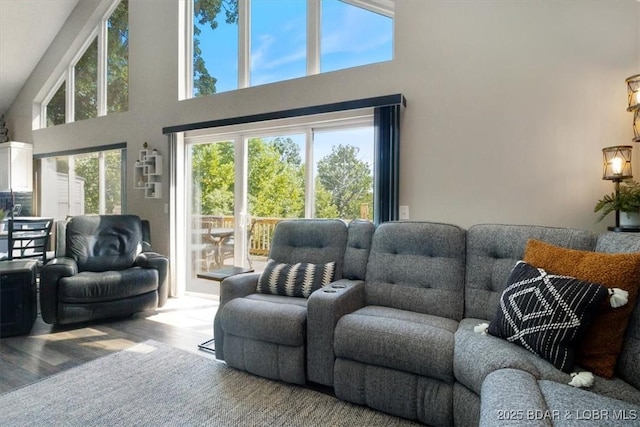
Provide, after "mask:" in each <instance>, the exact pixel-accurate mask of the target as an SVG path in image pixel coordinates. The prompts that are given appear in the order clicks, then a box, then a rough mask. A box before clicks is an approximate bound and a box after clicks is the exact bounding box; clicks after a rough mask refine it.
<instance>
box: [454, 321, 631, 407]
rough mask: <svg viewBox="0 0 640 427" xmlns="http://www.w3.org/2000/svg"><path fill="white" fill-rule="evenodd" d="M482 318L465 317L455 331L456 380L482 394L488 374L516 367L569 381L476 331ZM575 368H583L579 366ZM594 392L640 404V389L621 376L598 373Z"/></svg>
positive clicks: (564, 375) (546, 364)
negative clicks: (605, 375)
mask: <svg viewBox="0 0 640 427" xmlns="http://www.w3.org/2000/svg"><path fill="white" fill-rule="evenodd" d="M483 322H486V320H481V319H462V321H461V322H460V326H459V327H458V330H457V331H456V334H455V351H454V362H453V370H454V374H455V377H456V381H459V382H460V383H461V384H463V385H464V386H465V387H467V388H469V389H471V390H472V391H473V392H475V393H476V394H478V395H479V394H480V391H481V389H482V384H483V382H484V380H485V378H486V377H487V376H488V375H490V374H491V373H492V372H495V371H498V370H500V369H505V368H513V369H517V370H521V371H524V372H527V373H529V374H531V375H532V376H533V377H534V378H536V379H537V380H547V381H552V382H555V383H558V384H564V385H566V384H569V382H570V381H571V375H570V374H567V373H565V372H562V371H561V370H559V369H557V368H556V367H555V366H553V365H552V364H551V363H549V362H547V361H546V360H544V359H543V358H541V357H539V356H537V355H535V354H533V353H531V352H529V351H528V350H526V349H524V348H522V347H520V346H517V345H515V344H513V343H510V342H507V341H505V340H503V339H500V338H497V337H494V336H491V335H483V334H479V333H476V332H474V331H473V328H474V327H475V326H477V325H479V324H480V323H483ZM575 370H576V371H583V370H584V369H582V368H581V367H579V366H576V369H575ZM588 390H589V391H591V392H593V393H597V394H600V395H602V396H608V397H611V398H615V399H621V400H625V401H627V402H630V403H633V404H640V391H638V390H637V389H636V388H634V387H633V386H632V385H630V384H629V383H627V382H625V381H623V380H622V379H620V378H618V377H614V378H611V379H607V378H604V377H599V376H597V375H596V376H595V380H594V383H593V386H591V387H589V388H588Z"/></svg>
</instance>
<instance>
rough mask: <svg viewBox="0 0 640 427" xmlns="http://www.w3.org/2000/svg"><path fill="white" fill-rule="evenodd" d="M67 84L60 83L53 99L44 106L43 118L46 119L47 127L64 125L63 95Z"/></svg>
mask: <svg viewBox="0 0 640 427" xmlns="http://www.w3.org/2000/svg"><path fill="white" fill-rule="evenodd" d="M66 87H67V83H66V82H64V81H63V82H62V83H61V84H60V87H58V89H57V90H56V91H55V92H54V94H53V97H52V98H51V100H50V101H49V103H48V104H47V106H46V112H45V114H44V116H45V117H46V118H47V126H55V125H61V124H63V123H65V117H66V113H65V94H66Z"/></svg>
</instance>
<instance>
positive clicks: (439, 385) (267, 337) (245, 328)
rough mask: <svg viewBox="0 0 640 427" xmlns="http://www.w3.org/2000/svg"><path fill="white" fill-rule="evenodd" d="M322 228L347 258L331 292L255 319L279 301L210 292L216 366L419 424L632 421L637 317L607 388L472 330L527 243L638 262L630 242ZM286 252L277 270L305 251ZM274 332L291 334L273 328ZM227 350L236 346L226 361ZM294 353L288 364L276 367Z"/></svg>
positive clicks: (548, 234) (252, 292) (240, 287)
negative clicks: (214, 307) (315, 386)
mask: <svg viewBox="0 0 640 427" xmlns="http://www.w3.org/2000/svg"><path fill="white" fill-rule="evenodd" d="M289 222H290V223H293V226H295V227H296V228H298V231H299V233H300V234H299V235H298V236H297V237H295V236H294V237H293V238H294V240H295V239H300V236H301V235H307V234H308V233H310V232H311V230H312V229H314V228H316V227H317V226H318V225H323V226H325V225H324V224H322V223H321V224H318V223H317V222H316V223H313V222H311V221H309V220H298V221H287V223H289ZM332 226H333V227H335V229H336V230H339V231H338V233H339V234H340V235H341V236H344V237H341V238H340V241H344V245H345V246H344V254H345V255H344V262H343V264H342V265H343V270H342V272H341V274H340V276H337V277H336V279H337V280H338V283H334V284H333V285H329V286H327V287H324V288H322V289H319V290H317V291H315V292H314V293H313V294H311V296H310V297H309V298H307V299H304V298H297V299H298V301H290V300H286V303H284V304H286V305H285V306H282V305H273V306H268V307H258V303H257V302H256V301H262V302H261V304H262V305H264V304H265V303H264V301H268V303H269V304H282V303H283V302H281V301H278V299H279V298H287V297H277V296H272V295H262V294H259V293H258V294H256V283H257V281H258V276H259V275H258V274H254V275H241V276H235V277H233V278H229V279H227V280H225V281H224V282H223V283H222V287H221V293H222V295H221V305H220V308H219V310H218V313H217V315H216V319H215V323H214V328H215V338H216V354H217V357H218V358H220V359H225V360H226V361H227V363H228V364H229V365H230V366H233V367H236V368H239V369H243V370H247V371H249V372H252V373H254V374H257V375H261V376H265V377H268V378H273V379H279V380H283V381H289V382H295V383H319V384H324V385H327V386H332V387H333V388H334V391H335V395H336V397H337V398H339V399H343V400H347V401H350V402H353V403H357V404H361V405H367V406H369V407H371V408H374V409H377V410H380V411H384V412H387V413H390V414H394V415H397V416H400V417H404V418H408V419H414V420H418V421H420V422H422V423H425V424H428V425H443V426H448V425H460V426H474V425H486V426H496V425H574V424H575V425H582V423H584V421H585V419H588V420H591V421H592V422H595V423H594V424H593V425H634V424H633V423H634V422H635V423H638V422H639V420H640V390H639V388H640V310H638V309H637V308H636V309H635V310H633V312H632V315H631V320H630V322H629V326H628V328H627V330H626V335H625V340H624V345H623V349H622V354H621V355H620V358H619V360H618V364H617V366H616V374H615V376H614V378H612V379H606V378H603V377H600V376H595V381H594V384H593V386H591V387H589V388H586V389H578V388H575V387H573V386H570V385H568V383H569V382H570V381H571V380H572V376H571V374H570V373H567V372H563V371H561V370H559V369H557V368H556V367H555V366H554V365H553V364H551V363H550V362H548V361H546V360H544V359H543V358H541V357H539V356H537V355H536V354H534V353H531V352H529V351H528V350H526V349H525V348H523V347H521V346H518V345H516V344H514V343H511V342H508V341H506V340H505V339H502V338H498V337H495V336H490V335H486V334H482V333H479V332H478V331H477V330H476V329H477V328H476V327H477V326H478V325H480V324H482V323H489V322H491V320H492V319H493V318H494V316H495V315H496V310H497V309H498V306H499V304H500V298H501V295H502V292H503V290H504V289H505V287H506V285H507V280H508V278H509V275H510V274H511V272H512V270H513V269H514V266H515V265H516V263H517V262H518V261H519V260H522V259H523V256H524V253H525V248H526V246H527V242H528V241H529V239H537V240H540V241H544V242H548V243H551V244H553V245H557V246H561V247H565V248H571V249H578V250H584V251H597V252H606V253H618V252H619V253H623V252H640V235H637V234H634V233H604V234H602V235H600V236H596V235H594V234H592V233H590V232H587V231H583V230H576V229H568V228H555V227H543V226H519V225H491V224H487V225H475V226H473V227H471V228H469V229H468V230H464V229H462V228H460V227H457V226H455V225H450V224H441V223H429V222H390V223H384V224H382V225H380V226H378V227H377V228H375V230H374V228H373V226H371V225H370V224H367V223H364V222H353V223H351V224H350V225H349V226H348V227H347V226H343V227H341V226H337V225H335V224H333V225H332ZM287 234H289V237H292V236H293V235H291V234H290V233H287ZM324 234H326V233H324V232H319V233H318V235H324ZM325 238H327V236H325ZM276 243H277V242H276V238H275V236H274V244H276ZM289 243H291V241H289ZM308 243H309V242H307V244H308ZM316 244H317V245H320V246H322V245H323V244H322V243H319V242H316ZM289 246H290V247H289V248H288V249H287V251H289V252H290V255H289V256H290V258H289V260H288V261H287V262H298V261H300V259H299V256H300V254H301V253H304V251H301V250H300V249H299V248H296V247H295V246H299V247H300V246H302V247H304V246H305V245H304V244H302V245H296V244H294V245H289ZM272 251H274V249H272ZM275 251H276V253H277V250H275ZM296 252H297V253H298V254H299V255H298V256H297V257H296V256H295V255H293V254H294V253H296ZM334 255H335V254H334ZM364 260H366V263H365V262H364ZM365 265H366V269H365V268H364V266H365ZM638 281H639V283H640V277H639V278H638ZM294 299H296V298H294ZM236 300H237V301H236ZM292 304H293V305H295V306H296V307H298V308H299V307H302V308H303V309H302V310H299V312H298V316H297V317H296V319H297V320H296V321H295V322H293V321H292V320H291V319H290V317H291V315H290V313H289V309H287V308H286V307H288V306H289V305H292ZM283 307H285V308H283ZM278 319H285V320H281V323H278V322H279V320H278ZM287 319H288V320H287ZM283 324H286V325H289V326H288V327H289V329H286V328H283V327H275V328H274V325H283ZM291 325H293V326H291ZM274 331H277V333H276V332H274ZM230 340H232V341H236V342H240V343H241V345H240V347H238V348H236V349H234V350H233V352H230V351H229V349H228V346H229V341H230ZM223 344H224V347H223V346H222V345H223ZM234 345H235V344H234ZM265 348H271V350H269V351H263V350H264V349H265ZM295 348H298V351H297V356H296V357H295V360H293V359H291V358H288V357H287V356H286V355H287V353H288V352H289V351H290V350H292V349H295ZM302 355H305V356H302ZM247 359H253V360H247ZM257 366H259V368H258V367H257ZM291 372H295V375H292V376H290V375H289V374H290V373H291ZM624 423H629V424H624ZM635 425H637V424H635Z"/></svg>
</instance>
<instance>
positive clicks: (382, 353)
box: [335, 306, 458, 383]
mask: <svg viewBox="0 0 640 427" xmlns="http://www.w3.org/2000/svg"><path fill="white" fill-rule="evenodd" d="M457 327H458V322H457V321H455V320H451V319H447V318H444V317H438V316H432V315H429V314H423V313H415V312H411V311H405V310H399V309H395V308H390V307H381V306H366V307H364V308H361V309H360V310H357V311H355V312H354V313H352V314H348V315H346V316H344V317H342V318H341V319H340V321H339V322H338V324H337V326H336V329H335V352H336V357H341V358H346V359H351V360H355V361H358V362H361V363H364V364H369V365H377V366H382V367H386V368H392V369H396V370H400V371H405V372H409V373H412V374H417V375H422V376H425V377H430V378H434V379H438V380H441V381H445V382H449V383H452V382H453V343H454V341H453V335H454V333H455V331H456V329H457Z"/></svg>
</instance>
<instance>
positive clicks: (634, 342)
mask: <svg viewBox="0 0 640 427" xmlns="http://www.w3.org/2000/svg"><path fill="white" fill-rule="evenodd" d="M596 251H597V252H606V253H621V252H623V253H629V252H640V235H638V234H636V233H604V234H601V235H600V236H599V237H598V242H597V244H596ZM638 280H640V278H638ZM638 305H640V303H636V307H635V309H634V310H633V312H632V314H631V318H630V319H629V324H628V326H627V331H626V334H625V338H624V344H623V346H622V353H620V357H619V359H618V365H617V374H618V375H619V376H620V378H622V379H623V380H625V381H626V382H628V383H629V384H631V385H633V386H634V387H636V388H640V309H638Z"/></svg>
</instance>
